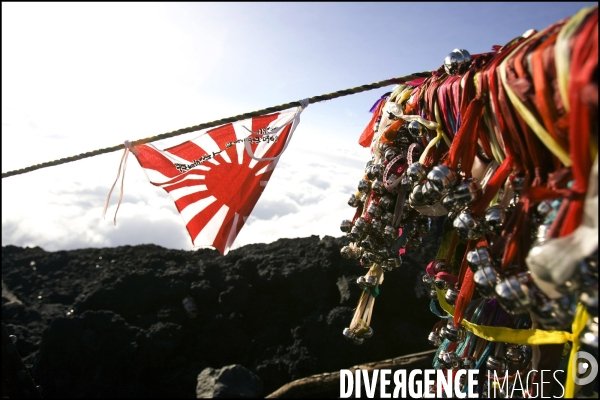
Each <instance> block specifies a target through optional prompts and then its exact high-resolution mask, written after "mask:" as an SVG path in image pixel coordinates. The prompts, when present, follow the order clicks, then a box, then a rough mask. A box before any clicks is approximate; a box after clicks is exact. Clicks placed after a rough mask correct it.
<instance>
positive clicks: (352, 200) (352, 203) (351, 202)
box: [348, 194, 360, 208]
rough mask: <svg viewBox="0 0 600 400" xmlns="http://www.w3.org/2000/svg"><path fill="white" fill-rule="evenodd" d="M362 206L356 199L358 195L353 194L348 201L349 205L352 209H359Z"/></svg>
mask: <svg viewBox="0 0 600 400" xmlns="http://www.w3.org/2000/svg"><path fill="white" fill-rule="evenodd" d="M359 204H360V200H359V199H358V198H357V197H356V195H354V194H352V195H350V198H349V199H348V205H349V206H350V207H354V208H356V207H358V206H359Z"/></svg>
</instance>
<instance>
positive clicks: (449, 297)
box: [444, 288, 459, 306]
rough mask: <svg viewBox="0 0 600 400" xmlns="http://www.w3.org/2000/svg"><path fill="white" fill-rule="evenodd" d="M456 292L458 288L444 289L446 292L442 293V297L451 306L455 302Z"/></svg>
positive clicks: (457, 292)
mask: <svg viewBox="0 0 600 400" xmlns="http://www.w3.org/2000/svg"><path fill="white" fill-rule="evenodd" d="M458 294H459V291H458V290H454V289H453V288H449V289H448V290H447V291H446V294H445V295H444V299H446V303H448V304H450V305H451V306H453V305H455V304H456V299H458Z"/></svg>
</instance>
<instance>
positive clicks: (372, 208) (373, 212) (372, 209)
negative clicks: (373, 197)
mask: <svg viewBox="0 0 600 400" xmlns="http://www.w3.org/2000/svg"><path fill="white" fill-rule="evenodd" d="M367 213H368V214H369V215H370V216H371V217H373V218H378V217H379V216H381V208H379V206H377V204H375V203H371V204H369V207H367Z"/></svg>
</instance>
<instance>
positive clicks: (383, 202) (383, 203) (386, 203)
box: [379, 195, 394, 210]
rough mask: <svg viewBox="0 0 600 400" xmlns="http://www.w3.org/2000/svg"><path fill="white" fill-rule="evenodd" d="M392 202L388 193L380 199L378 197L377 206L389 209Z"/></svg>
mask: <svg viewBox="0 0 600 400" xmlns="http://www.w3.org/2000/svg"><path fill="white" fill-rule="evenodd" d="M393 204H394V200H392V198H391V197H390V196H389V195H386V196H382V197H381V199H379V207H381V208H382V209H383V210H389V209H390V208H391V207H392V205H393Z"/></svg>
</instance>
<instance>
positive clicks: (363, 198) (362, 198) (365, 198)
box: [360, 193, 369, 204]
mask: <svg viewBox="0 0 600 400" xmlns="http://www.w3.org/2000/svg"><path fill="white" fill-rule="evenodd" d="M368 201H369V193H362V194H361V195H360V202H361V203H362V204H367V202H368Z"/></svg>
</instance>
